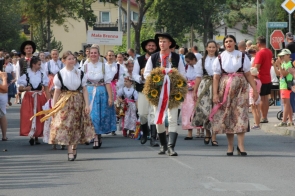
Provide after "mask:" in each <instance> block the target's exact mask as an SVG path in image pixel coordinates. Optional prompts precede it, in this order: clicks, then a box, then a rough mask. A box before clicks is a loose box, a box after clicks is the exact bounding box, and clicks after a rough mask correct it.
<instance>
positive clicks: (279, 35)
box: [270, 30, 285, 50]
mask: <svg viewBox="0 0 295 196" xmlns="http://www.w3.org/2000/svg"><path fill="white" fill-rule="evenodd" d="M284 41H285V36H284V34H283V32H282V31H281V30H274V31H273V32H272V34H271V35H270V45H271V46H272V47H273V49H274V50H280V49H282V43H283V42H284Z"/></svg>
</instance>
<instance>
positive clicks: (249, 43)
mask: <svg viewBox="0 0 295 196" xmlns="http://www.w3.org/2000/svg"><path fill="white" fill-rule="evenodd" d="M252 45H253V43H252V41H251V40H248V41H247V42H246V51H248V50H249V49H250V47H251V46H252Z"/></svg>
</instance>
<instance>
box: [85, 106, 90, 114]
mask: <svg viewBox="0 0 295 196" xmlns="http://www.w3.org/2000/svg"><path fill="white" fill-rule="evenodd" d="M89 113H90V108H89V106H88V105H87V106H85V114H89Z"/></svg>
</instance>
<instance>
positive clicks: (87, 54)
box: [80, 46, 90, 68]
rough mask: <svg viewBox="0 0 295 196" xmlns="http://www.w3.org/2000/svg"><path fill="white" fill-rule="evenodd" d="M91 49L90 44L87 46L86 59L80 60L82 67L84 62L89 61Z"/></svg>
mask: <svg viewBox="0 0 295 196" xmlns="http://www.w3.org/2000/svg"><path fill="white" fill-rule="evenodd" d="M89 51H90V46H87V47H86V48H85V59H82V60H81V61H80V68H81V67H82V66H83V65H84V63H87V62H88V61H89V60H88V59H89Z"/></svg>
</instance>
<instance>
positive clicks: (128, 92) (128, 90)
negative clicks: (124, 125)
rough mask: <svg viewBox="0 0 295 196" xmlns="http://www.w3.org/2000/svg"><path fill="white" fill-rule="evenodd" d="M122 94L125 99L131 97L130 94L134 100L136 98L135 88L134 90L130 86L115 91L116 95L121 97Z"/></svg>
mask: <svg viewBox="0 0 295 196" xmlns="http://www.w3.org/2000/svg"><path fill="white" fill-rule="evenodd" d="M123 92H124V93H123ZM123 94H124V97H125V98H127V99H131V97H132V95H133V97H134V101H137V99H138V93H137V91H136V90H134V88H133V87H131V88H127V87H123V88H120V89H119V90H118V91H117V95H118V97H121V96H122V95H123Z"/></svg>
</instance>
